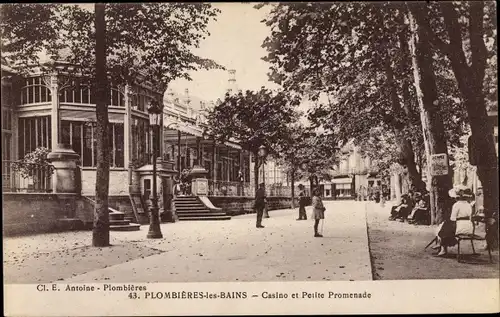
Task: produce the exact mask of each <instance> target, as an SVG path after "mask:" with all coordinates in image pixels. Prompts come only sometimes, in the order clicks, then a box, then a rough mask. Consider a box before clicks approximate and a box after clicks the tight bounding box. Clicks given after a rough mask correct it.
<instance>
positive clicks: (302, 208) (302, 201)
mask: <svg viewBox="0 0 500 317" xmlns="http://www.w3.org/2000/svg"><path fill="white" fill-rule="evenodd" d="M299 190H300V192H299V218H298V219H297V220H307V215H306V193H305V192H304V185H302V184H299Z"/></svg>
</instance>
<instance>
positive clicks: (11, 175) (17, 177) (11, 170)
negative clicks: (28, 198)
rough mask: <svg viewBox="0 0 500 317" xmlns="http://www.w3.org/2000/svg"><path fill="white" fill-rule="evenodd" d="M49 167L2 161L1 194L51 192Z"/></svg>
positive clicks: (50, 171) (50, 168) (50, 167)
mask: <svg viewBox="0 0 500 317" xmlns="http://www.w3.org/2000/svg"><path fill="white" fill-rule="evenodd" d="M52 172H53V167H52V166H51V165H43V164H36V163H24V162H13V161H2V191H3V192H30V193H48V192H52Z"/></svg>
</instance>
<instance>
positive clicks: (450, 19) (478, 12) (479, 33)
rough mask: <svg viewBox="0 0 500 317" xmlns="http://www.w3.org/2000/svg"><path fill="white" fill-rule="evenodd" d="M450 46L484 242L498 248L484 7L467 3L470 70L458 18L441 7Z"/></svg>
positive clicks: (495, 167) (448, 6) (449, 7)
mask: <svg viewBox="0 0 500 317" xmlns="http://www.w3.org/2000/svg"><path fill="white" fill-rule="evenodd" d="M441 10H442V12H443V16H444V21H445V26H446V30H447V33H448V35H449V37H450V44H449V45H448V47H447V48H445V53H447V56H448V58H449V59H450V61H451V67H452V70H453V73H454V75H455V78H456V80H457V82H458V88H459V90H460V93H461V95H462V98H463V100H464V104H465V107H466V109H467V115H468V117H469V124H470V128H471V133H472V141H473V144H474V148H475V149H478V153H475V154H476V158H477V160H476V161H477V174H478V177H479V180H480V181H481V184H482V186H483V195H484V213H485V217H486V218H489V219H488V220H487V221H486V223H487V239H488V243H489V245H490V246H491V247H494V248H497V247H498V209H499V204H498V189H499V188H498V159H497V154H496V150H495V140H494V138H493V135H494V130H493V126H492V125H491V124H490V120H489V118H488V113H487V110H486V103H485V98H484V93H483V83H484V76H485V68H486V60H487V54H486V46H485V44H484V40H483V34H484V31H483V16H484V3H483V2H482V1H477V2H471V3H470V12H469V13H470V20H469V34H470V44H471V66H469V65H468V64H467V59H466V57H465V53H464V51H463V48H462V37H461V34H460V32H456V28H457V27H459V23H458V16H457V14H456V12H455V10H454V5H453V4H452V3H446V4H441Z"/></svg>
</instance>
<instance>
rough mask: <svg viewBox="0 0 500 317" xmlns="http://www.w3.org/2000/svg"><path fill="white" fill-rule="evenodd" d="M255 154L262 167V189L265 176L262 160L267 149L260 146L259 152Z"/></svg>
mask: <svg viewBox="0 0 500 317" xmlns="http://www.w3.org/2000/svg"><path fill="white" fill-rule="evenodd" d="M257 154H258V155H259V157H260V160H261V161H260V162H261V163H260V165H261V166H262V183H264V188H265V186H266V175H265V169H264V159H265V157H266V155H267V149H266V147H265V146H264V145H261V146H260V147H259V151H258V152H257Z"/></svg>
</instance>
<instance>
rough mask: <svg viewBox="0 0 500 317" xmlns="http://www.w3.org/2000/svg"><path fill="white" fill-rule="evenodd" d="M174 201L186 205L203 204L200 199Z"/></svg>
mask: <svg viewBox="0 0 500 317" xmlns="http://www.w3.org/2000/svg"><path fill="white" fill-rule="evenodd" d="M174 203H175V204H177V205H182V206H184V205H203V204H202V203H201V202H199V201H176V202H174Z"/></svg>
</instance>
